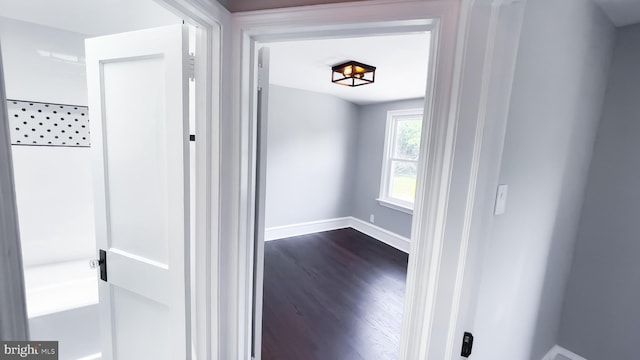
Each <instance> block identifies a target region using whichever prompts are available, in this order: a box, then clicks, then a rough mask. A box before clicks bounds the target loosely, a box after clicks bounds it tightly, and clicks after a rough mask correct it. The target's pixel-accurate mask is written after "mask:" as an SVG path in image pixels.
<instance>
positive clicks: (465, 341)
mask: <svg viewBox="0 0 640 360" xmlns="http://www.w3.org/2000/svg"><path fill="white" fill-rule="evenodd" d="M471 350H473V334H471V333H470V332H465V333H464V336H463V337H462V352H461V353H460V356H462V357H466V358H468V357H469V356H470V355H471Z"/></svg>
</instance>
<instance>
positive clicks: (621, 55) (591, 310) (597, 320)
mask: <svg viewBox="0 0 640 360" xmlns="http://www.w3.org/2000/svg"><path fill="white" fill-rule="evenodd" d="M638 44H640V25H635V26H629V27H625V28H621V29H619V30H618V33H617V39H616V49H615V52H614V60H613V66H612V68H611V75H610V78H609V86H608V90H607V97H606V102H605V107H604V112H603V116H602V121H601V123H600V128H599V130H598V138H597V141H596V147H595V152H594V156H593V160H592V162H591V169H590V173H589V183H588V185H587V191H586V196H585V203H584V207H583V210H582V218H581V221H580V228H579V233H578V240H577V243H576V249H575V254H574V261H573V265H572V269H571V275H570V277H569V283H568V285H567V295H566V298H565V303H564V309H563V313H562V325H561V327H560V341H559V343H560V345H562V346H564V347H566V348H568V349H569V350H571V351H573V352H575V353H577V354H580V355H581V356H584V357H585V358H587V359H593V360H597V359H635V358H638V352H637V351H638V350H637V343H638V334H640V312H639V311H638V309H637V307H638V304H640V291H639V289H638V285H637V279H638V278H640V262H639V261H638V254H640V241H638V236H639V234H640V221H638V220H639V217H638V215H639V214H640V186H639V184H640V101H639V98H638V94H640V46H638Z"/></svg>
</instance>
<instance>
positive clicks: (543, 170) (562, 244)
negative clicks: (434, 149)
mask: <svg viewBox="0 0 640 360" xmlns="http://www.w3.org/2000/svg"><path fill="white" fill-rule="evenodd" d="M614 37H615V29H614V28H613V26H612V25H611V24H610V22H609V20H608V19H607V17H606V16H605V15H604V14H603V13H602V11H601V10H600V9H599V8H598V7H596V6H595V5H594V4H593V3H592V2H591V1H584V0H564V1H557V0H534V1H528V2H527V8H526V11H525V19H524V24H523V28H522V35H521V43H520V49H519V53H518V60H517V65H516V73H515V78H514V85H513V92H512V98H511V105H510V112H509V123H508V127H507V134H506V139H505V148H504V154H503V160H502V166H501V173H500V182H501V183H503V184H508V185H509V198H508V201H507V208H506V209H507V211H506V214H504V215H502V216H497V217H495V219H494V226H493V230H492V236H491V238H490V239H489V241H488V243H487V245H486V253H485V263H484V266H483V273H482V280H481V281H482V282H481V285H480V292H479V303H478V309H477V315H476V326H475V330H474V331H475V335H476V347H475V349H474V350H475V351H474V356H473V358H474V359H475V360H496V359H531V360H540V359H541V358H542V356H543V355H544V354H545V353H546V352H548V351H549V349H550V348H551V347H552V346H553V345H554V344H555V343H556V341H557V335H558V328H559V319H560V317H561V309H562V303H563V295H564V289H565V285H566V281H567V277H568V275H569V270H570V264H571V258H572V253H573V245H574V241H575V239H576V233H577V227H578V221H579V215H580V211H581V206H582V199H583V194H584V188H585V183H586V177H587V173H588V168H589V163H590V160H591V154H592V152H593V146H594V142H595V136H596V130H597V126H598V122H599V120H600V114H601V110H602V104H603V101H604V93H605V88H606V83H607V76H608V70H609V67H610V58H611V53H612V50H613V44H614ZM636 334H637V333H636ZM613 358H615V357H608V359H613ZM593 360H597V359H595V358H594V359H593Z"/></svg>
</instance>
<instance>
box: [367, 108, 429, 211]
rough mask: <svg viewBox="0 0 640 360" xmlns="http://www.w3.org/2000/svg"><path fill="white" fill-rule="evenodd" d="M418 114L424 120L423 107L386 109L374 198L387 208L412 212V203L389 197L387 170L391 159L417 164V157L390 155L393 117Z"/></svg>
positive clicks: (393, 133) (393, 129) (392, 140)
mask: <svg viewBox="0 0 640 360" xmlns="http://www.w3.org/2000/svg"><path fill="white" fill-rule="evenodd" d="M416 115H419V116H420V117H421V118H422V121H423V122H424V109H422V108H415V109H403V110H390V111H387V125H386V128H385V139H384V153H383V155H382V173H381V174H380V194H379V196H378V198H377V199H376V200H377V201H378V203H379V204H380V205H382V206H386V207H388V208H391V209H394V210H398V211H402V212H404V213H407V214H413V203H412V202H408V201H402V200H399V199H395V198H392V197H389V196H388V195H387V194H389V180H390V179H389V178H390V176H389V172H390V171H391V163H392V162H393V160H398V161H406V162H415V163H416V165H417V164H418V161H419V160H420V159H419V158H418V159H416V160H415V161H412V160H406V159H396V158H394V157H393V156H392V151H393V142H394V138H395V127H394V126H393V125H394V123H395V121H396V120H395V119H397V118H399V117H404V116H407V117H409V116H411V117H414V116H416Z"/></svg>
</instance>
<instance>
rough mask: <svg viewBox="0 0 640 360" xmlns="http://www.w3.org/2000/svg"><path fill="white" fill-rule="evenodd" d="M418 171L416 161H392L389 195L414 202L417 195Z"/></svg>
mask: <svg viewBox="0 0 640 360" xmlns="http://www.w3.org/2000/svg"><path fill="white" fill-rule="evenodd" d="M417 173H418V172H417V166H416V164H415V163H412V162H406V161H392V162H391V178H390V181H389V197H391V198H394V199H398V200H402V201H407V202H410V203H413V201H414V199H415V197H416V181H417V178H418V176H417Z"/></svg>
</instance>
